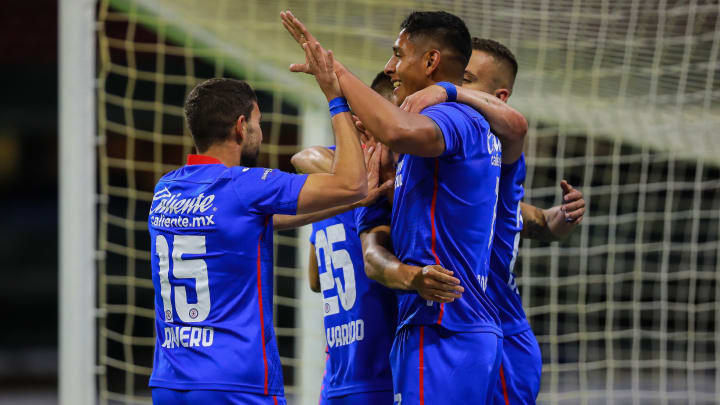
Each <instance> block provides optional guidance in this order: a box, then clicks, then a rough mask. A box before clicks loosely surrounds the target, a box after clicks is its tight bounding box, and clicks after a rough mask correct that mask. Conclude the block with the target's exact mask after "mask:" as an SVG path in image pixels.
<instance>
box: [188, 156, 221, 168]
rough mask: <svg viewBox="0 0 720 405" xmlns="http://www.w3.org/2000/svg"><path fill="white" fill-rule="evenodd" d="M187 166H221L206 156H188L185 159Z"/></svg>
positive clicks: (217, 161)
mask: <svg viewBox="0 0 720 405" xmlns="http://www.w3.org/2000/svg"><path fill="white" fill-rule="evenodd" d="M187 164H188V166H192V165H216V164H222V162H221V161H219V160H217V159H215V158H214V157H211V156H206V155H188V158H187Z"/></svg>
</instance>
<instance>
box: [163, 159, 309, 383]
mask: <svg viewBox="0 0 720 405" xmlns="http://www.w3.org/2000/svg"><path fill="white" fill-rule="evenodd" d="M306 178H307V176H306V175H294V174H288V173H284V172H281V171H279V170H272V169H262V168H247V167H226V166H224V165H223V164H221V163H220V161H218V160H216V159H213V158H209V157H207V156H197V155H191V156H190V157H189V158H188V166H184V167H182V168H180V169H177V170H174V171H172V172H170V173H168V174H166V175H165V176H163V177H162V178H161V179H160V181H159V182H158V184H157V186H155V195H154V197H153V202H152V206H151V209H150V214H149V228H150V237H151V264H152V281H153V286H154V287H155V325H156V329H157V340H156V343H155V358H154V364H153V372H152V376H151V377H150V386H151V387H161V388H170V389H180V390H225V391H242V392H248V393H257V394H262V395H282V393H283V379H282V367H281V365H280V356H279V354H278V349H277V343H276V340H275V334H274V330H273V325H272V320H273V314H272V312H273V305H272V299H273V226H272V215H273V214H276V213H277V214H295V213H296V212H297V199H298V195H299V194H300V190H301V189H302V187H303V185H304V183H305V180H306Z"/></svg>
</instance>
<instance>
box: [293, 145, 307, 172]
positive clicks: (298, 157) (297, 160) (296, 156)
mask: <svg viewBox="0 0 720 405" xmlns="http://www.w3.org/2000/svg"><path fill="white" fill-rule="evenodd" d="M304 154H305V151H304V150H303V151H300V152H298V153H296V154H294V155H292V157H291V158H290V164H292V165H293V167H294V168H295V170H297V171H298V172H301V171H302V170H300V167H299V165H300V162H301V161H302V159H303V155H304Z"/></svg>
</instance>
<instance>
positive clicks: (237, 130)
mask: <svg viewBox="0 0 720 405" xmlns="http://www.w3.org/2000/svg"><path fill="white" fill-rule="evenodd" d="M233 135H234V136H235V142H237V144H238V145H239V144H241V143H242V142H243V141H244V140H245V135H247V120H246V119H245V116H244V115H240V116H239V117H238V119H237V121H235V125H234V126H233Z"/></svg>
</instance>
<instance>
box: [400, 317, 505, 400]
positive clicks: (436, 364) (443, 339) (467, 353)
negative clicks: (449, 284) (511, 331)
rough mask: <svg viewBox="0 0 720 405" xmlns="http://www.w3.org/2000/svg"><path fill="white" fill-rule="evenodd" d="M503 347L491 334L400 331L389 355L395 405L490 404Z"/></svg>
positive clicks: (437, 329) (438, 329)
mask: <svg viewBox="0 0 720 405" xmlns="http://www.w3.org/2000/svg"><path fill="white" fill-rule="evenodd" d="M502 347H503V341H502V338H501V337H499V336H498V335H496V334H494V333H491V332H487V333H486V332H453V331H450V330H447V329H445V328H443V327H442V326H438V325H432V326H406V327H404V328H402V329H401V330H400V331H398V333H397V335H396V336H395V342H394V343H393V347H392V351H391V352H390V365H391V367H392V372H393V387H394V389H395V396H394V401H395V402H394V403H395V404H396V405H418V404H419V405H424V404H427V405H443V404H453V405H455V404H466V403H469V402H468V401H472V403H478V404H485V403H489V402H490V401H491V399H492V396H493V392H494V390H495V385H496V384H497V378H498V372H499V369H500V361H501V359H502Z"/></svg>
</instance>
